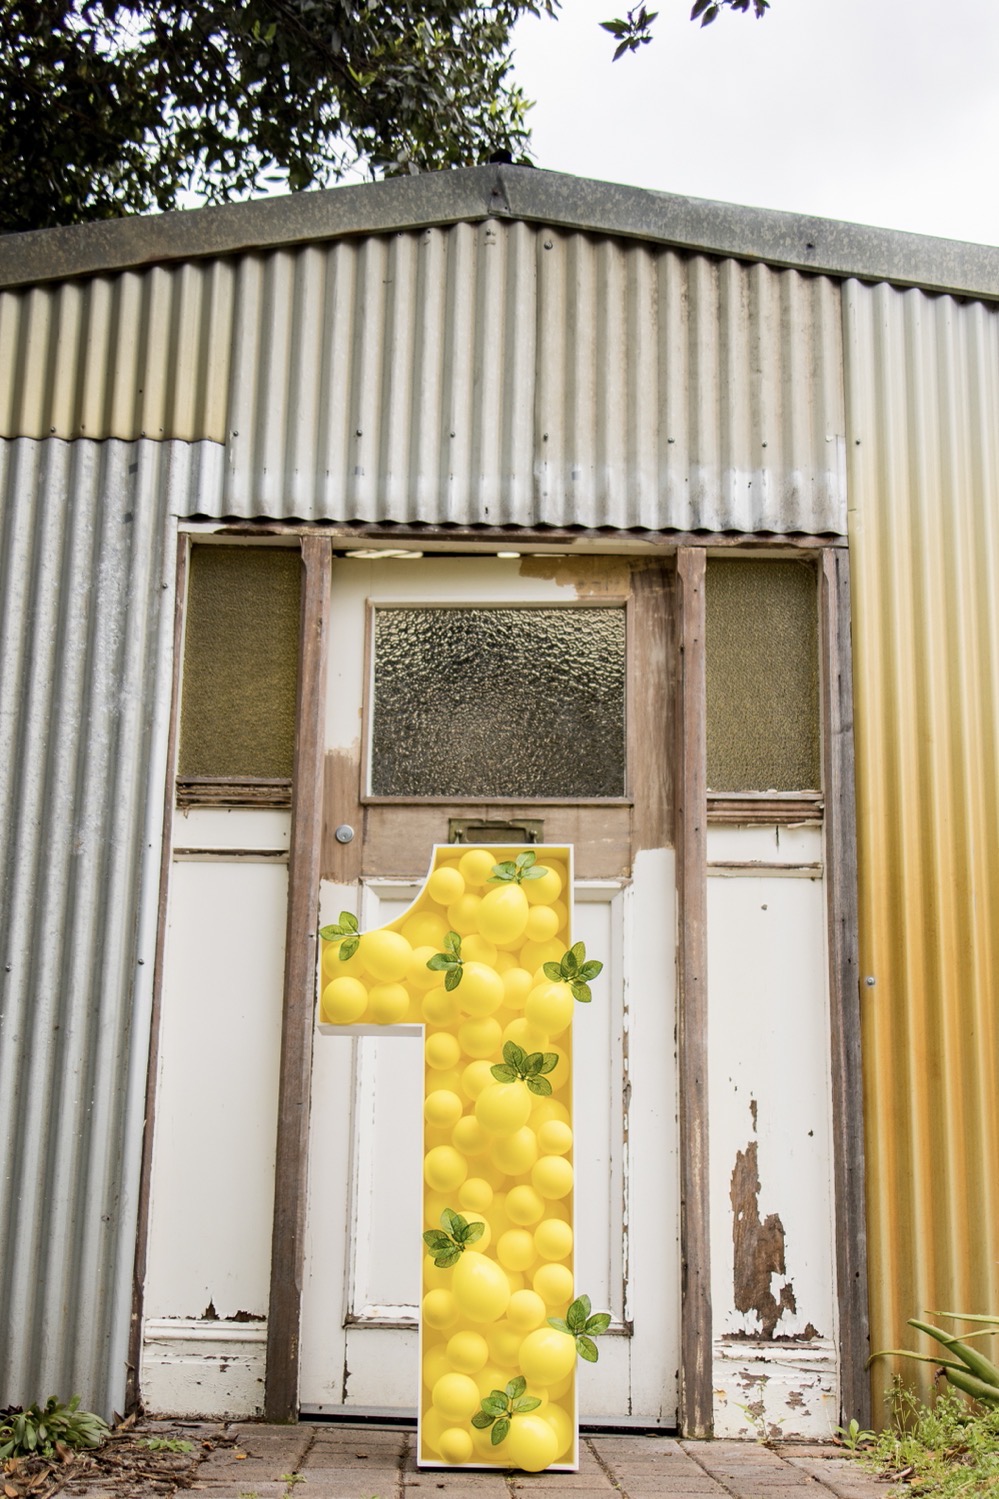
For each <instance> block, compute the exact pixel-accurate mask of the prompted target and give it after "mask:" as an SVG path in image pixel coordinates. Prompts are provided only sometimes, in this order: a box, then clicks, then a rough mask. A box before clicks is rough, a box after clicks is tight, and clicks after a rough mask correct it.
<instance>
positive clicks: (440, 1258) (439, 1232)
mask: <svg viewBox="0 0 999 1499" xmlns="http://www.w3.org/2000/svg"><path fill="white" fill-rule="evenodd" d="M485 1231H486V1225H485V1224H484V1223H483V1222H482V1221H481V1219H480V1220H477V1221H475V1222H473V1223H469V1221H468V1219H467V1218H463V1217H462V1215H461V1213H456V1212H455V1211H454V1210H453V1208H445V1209H444V1211H443V1213H441V1227H440V1228H428V1229H427V1231H426V1233H425V1234H424V1235H423V1242H424V1244H426V1246H427V1248H428V1249H429V1250H430V1253H431V1254H432V1255H433V1257H434V1264H435V1265H436V1266H437V1268H438V1270H448V1269H450V1267H451V1266H452V1265H456V1264H457V1263H458V1260H459V1258H460V1257H461V1255H463V1254H464V1252H465V1250H466V1248H467V1247H468V1245H469V1244H474V1243H475V1242H476V1240H477V1239H481V1238H482V1235H483V1234H484V1233H485Z"/></svg>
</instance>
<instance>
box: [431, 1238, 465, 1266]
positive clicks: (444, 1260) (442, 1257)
mask: <svg viewBox="0 0 999 1499" xmlns="http://www.w3.org/2000/svg"><path fill="white" fill-rule="evenodd" d="M460 1259H461V1245H460V1244H452V1245H451V1247H450V1248H449V1249H442V1250H441V1251H440V1252H439V1253H438V1254H436V1255H434V1264H435V1265H436V1266H437V1268H438V1270H450V1268H451V1266H452V1265H456V1264H457V1263H458V1261H459V1260H460Z"/></svg>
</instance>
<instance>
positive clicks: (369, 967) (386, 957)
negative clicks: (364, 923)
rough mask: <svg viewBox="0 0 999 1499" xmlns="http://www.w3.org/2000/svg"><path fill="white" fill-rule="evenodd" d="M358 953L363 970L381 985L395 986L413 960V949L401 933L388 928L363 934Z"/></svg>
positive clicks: (404, 975)
mask: <svg viewBox="0 0 999 1499" xmlns="http://www.w3.org/2000/svg"><path fill="white" fill-rule="evenodd" d="M358 951H359V953H360V957H361V962H362V963H363V964H364V967H365V970H366V971H367V972H368V973H370V974H371V977H372V978H374V979H377V980H378V981H379V983H382V984H397V983H398V982H399V980H400V979H404V978H405V977H406V973H407V972H408V970H409V965H410V963H411V962H412V960H413V949H412V947H411V946H410V945H409V943H408V942H407V941H406V939H405V937H404V936H403V935H402V933H401V932H393V931H391V930H390V929H389V928H388V927H379V928H378V930H377V931H374V932H365V933H364V935H363V937H362V938H361V945H360V948H359V949H358Z"/></svg>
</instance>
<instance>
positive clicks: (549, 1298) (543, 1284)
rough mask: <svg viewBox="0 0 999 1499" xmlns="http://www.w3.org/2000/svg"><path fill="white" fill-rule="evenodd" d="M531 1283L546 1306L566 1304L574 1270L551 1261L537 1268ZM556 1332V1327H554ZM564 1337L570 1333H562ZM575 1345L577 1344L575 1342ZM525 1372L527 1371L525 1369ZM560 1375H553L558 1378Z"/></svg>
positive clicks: (570, 1290) (569, 1299)
mask: <svg viewBox="0 0 999 1499" xmlns="http://www.w3.org/2000/svg"><path fill="white" fill-rule="evenodd" d="M531 1284H532V1286H533V1287H534V1289H535V1290H536V1291H537V1293H538V1295H539V1296H540V1297H541V1298H542V1300H543V1301H544V1303H545V1305H546V1306H550V1307H554V1306H564V1305H565V1304H566V1302H569V1301H571V1300H572V1271H571V1270H570V1269H569V1268H568V1266H566V1265H561V1264H554V1263H551V1262H549V1263H548V1264H544V1265H542V1266H541V1267H540V1268H539V1269H538V1270H535V1272H534V1275H533V1277H532V1279H531ZM552 1331H553V1332H554V1331H555V1329H554V1328H553V1329H552ZM561 1336H562V1337H567V1336H568V1334H566V1333H562V1334H561ZM573 1347H575V1344H573ZM524 1372H525V1374H526V1373H527V1371H526V1369H525V1371H524ZM558 1377H559V1376H553V1378H558Z"/></svg>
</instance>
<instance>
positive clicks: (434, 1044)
mask: <svg viewBox="0 0 999 1499" xmlns="http://www.w3.org/2000/svg"><path fill="white" fill-rule="evenodd" d="M423 1054H424V1056H425V1057H426V1059H427V1066H428V1067H433V1068H434V1070H435V1071H440V1072H443V1071H444V1069H445V1068H447V1067H454V1066H455V1065H456V1064H457V1062H458V1061H459V1059H460V1057H461V1047H460V1046H459V1045H458V1038H457V1036H452V1035H451V1032H450V1031H433V1032H432V1033H431V1034H430V1035H429V1036H428V1037H427V1039H426V1042H425V1043H424V1047H423Z"/></svg>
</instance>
